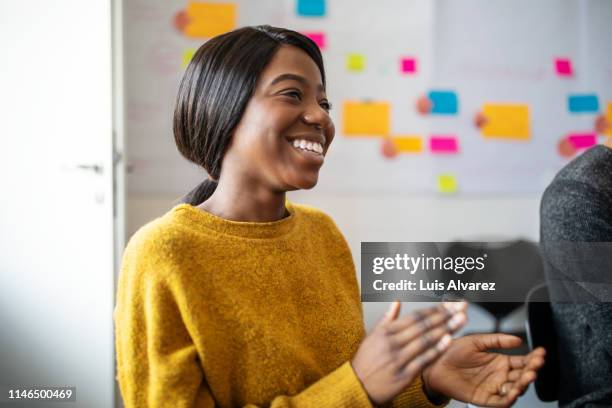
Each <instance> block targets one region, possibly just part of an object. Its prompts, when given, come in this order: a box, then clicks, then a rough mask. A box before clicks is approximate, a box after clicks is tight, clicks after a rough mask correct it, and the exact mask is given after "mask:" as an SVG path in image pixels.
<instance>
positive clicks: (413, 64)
mask: <svg viewBox="0 0 612 408" xmlns="http://www.w3.org/2000/svg"><path fill="white" fill-rule="evenodd" d="M400 69H401V71H402V73H404V74H413V73H415V72H416V70H417V61H416V58H412V57H406V58H402V59H401V60H400Z"/></svg>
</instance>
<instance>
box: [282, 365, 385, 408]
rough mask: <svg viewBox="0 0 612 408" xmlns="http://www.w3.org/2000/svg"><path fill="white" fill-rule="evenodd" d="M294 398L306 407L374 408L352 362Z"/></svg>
mask: <svg viewBox="0 0 612 408" xmlns="http://www.w3.org/2000/svg"><path fill="white" fill-rule="evenodd" d="M294 398H295V402H296V403H303V404H304V405H303V406H305V407H306V406H308V407H310V406H312V407H343V408H373V406H372V403H371V402H370V398H369V397H368V394H367V393H366V391H365V389H364V388H363V385H361V382H360V381H359V379H358V378H357V375H356V374H355V371H354V370H353V367H352V366H351V363H350V361H347V362H346V363H344V364H342V365H341V366H340V367H338V368H337V369H336V370H334V371H332V372H331V373H329V374H328V375H326V376H325V377H323V378H321V379H320V380H319V381H317V382H315V383H314V384H312V385H311V386H310V387H308V388H307V389H305V390H304V391H302V392H301V393H299V394H297V395H296V396H295V397H294ZM296 405H297V404H296ZM298 406H302V405H298Z"/></svg>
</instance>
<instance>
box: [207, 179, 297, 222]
mask: <svg viewBox="0 0 612 408" xmlns="http://www.w3.org/2000/svg"><path fill="white" fill-rule="evenodd" d="M253 185H254V183H251V184H250V188H249V186H246V185H243V186H238V185H236V184H232V183H228V182H224V181H223V180H222V179H220V180H219V184H218V186H217V188H216V190H215V192H214V193H213V194H212V195H211V196H210V197H209V198H208V199H207V200H206V201H204V202H203V203H202V204H200V205H198V208H200V209H201V210H204V211H206V212H209V213H211V214H214V215H216V216H217V217H220V218H224V219H226V220H231V221H251V222H272V221H278V220H280V219H283V218H285V217H286V216H288V211H287V209H286V207H285V192H284V191H281V192H273V191H271V190H267V189H263V188H261V187H253Z"/></svg>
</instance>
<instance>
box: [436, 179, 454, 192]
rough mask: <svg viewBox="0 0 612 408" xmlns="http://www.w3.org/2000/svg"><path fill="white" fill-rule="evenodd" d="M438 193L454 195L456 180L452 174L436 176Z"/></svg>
mask: <svg viewBox="0 0 612 408" xmlns="http://www.w3.org/2000/svg"><path fill="white" fill-rule="evenodd" d="M438 191H440V192H441V193H446V194H449V193H456V192H457V179H456V178H455V176H454V175H452V174H440V175H439V176H438Z"/></svg>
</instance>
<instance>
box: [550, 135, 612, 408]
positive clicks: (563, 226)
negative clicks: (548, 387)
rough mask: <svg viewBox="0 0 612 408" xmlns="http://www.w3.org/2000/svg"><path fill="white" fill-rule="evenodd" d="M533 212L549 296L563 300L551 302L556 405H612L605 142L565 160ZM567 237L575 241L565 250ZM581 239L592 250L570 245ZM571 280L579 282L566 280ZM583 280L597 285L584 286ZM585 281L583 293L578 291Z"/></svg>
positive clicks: (609, 194)
mask: <svg viewBox="0 0 612 408" xmlns="http://www.w3.org/2000/svg"><path fill="white" fill-rule="evenodd" d="M540 219H541V225H540V241H541V246H542V254H543V257H544V269H545V274H546V277H547V280H548V282H549V287H550V290H551V297H552V299H553V301H554V300H555V299H564V300H566V302H554V303H552V309H553V318H554V321H555V327H556V329H557V332H558V340H559V361H560V369H561V372H560V378H561V384H560V396H559V405H560V406H562V407H571V408H575V407H612V303H610V300H611V299H610V298H611V297H612V296H611V294H610V291H609V288H610V285H605V283H606V282H610V280H611V279H612V250H610V248H611V247H610V244H609V243H610V242H612V149H610V148H608V147H606V146H602V145H598V146H595V147H593V148H591V149H589V150H588V151H586V152H584V153H583V154H582V155H581V156H579V157H577V158H576V159H574V160H573V161H572V162H570V163H569V164H568V165H567V166H565V167H564V168H563V169H562V170H561V171H560V172H559V174H557V176H556V177H555V179H554V180H553V182H552V183H551V184H550V186H549V187H548V188H547V189H546V191H545V192H544V196H543V198H542V204H541V208H540ZM567 241H572V242H573V243H576V244H575V245H574V244H572V245H574V246H573V247H572V248H571V249H570V250H567V248H568V247H567V245H568V244H567ZM560 242H566V243H565V244H559V243H560ZM585 242H588V244H585ZM603 242H605V243H608V244H603V246H602V244H601V243H603ZM585 245H588V248H589V249H586V251H591V249H592V248H594V247H597V250H596V251H594V252H593V253H590V254H589V255H588V256H575V254H574V253H571V252H572V250H575V249H576V248H586V247H585ZM594 254H596V255H594ZM589 260H590V261H592V262H589ZM572 263H573V264H574V265H573V266H572V265H571V264H572ZM574 266H575V267H574ZM570 281H575V282H579V284H577V285H576V286H575V287H572V286H571V285H569V284H567V282H570ZM580 282H587V284H586V285H587V286H585V285H584V284H581V283H580ZM588 282H597V283H596V284H594V285H592V287H595V288H602V287H603V289H602V290H601V291H600V292H596V291H594V290H588ZM599 282H604V284H603V285H602V284H599ZM584 287H587V290H586V291H584V293H578V292H577V291H579V290H581V288H584ZM606 288H608V289H606ZM585 293H586V295H585ZM587 296H591V298H590V299H588V298H587ZM568 299H573V300H572V301H570V302H567V300H568ZM585 300H589V301H585Z"/></svg>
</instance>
